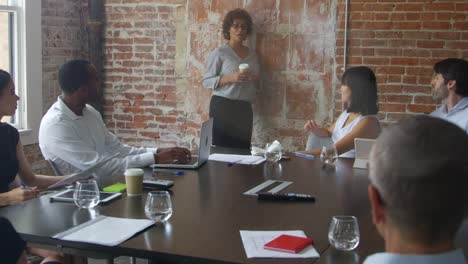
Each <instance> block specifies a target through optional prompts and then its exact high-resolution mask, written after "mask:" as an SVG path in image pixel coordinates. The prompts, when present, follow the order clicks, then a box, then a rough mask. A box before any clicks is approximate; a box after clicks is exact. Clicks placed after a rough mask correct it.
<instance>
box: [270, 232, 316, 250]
mask: <svg viewBox="0 0 468 264" xmlns="http://www.w3.org/2000/svg"><path fill="white" fill-rule="evenodd" d="M312 243H313V240H312V239H311V238H306V237H298V236H290V235H281V236H279V237H277V238H275V239H273V240H271V241H270V242H268V243H266V244H265V245H264V246H263V248H265V249H269V250H276V251H281V252H287V253H298V252H301V251H302V250H303V249H304V248H305V247H307V246H308V245H312Z"/></svg>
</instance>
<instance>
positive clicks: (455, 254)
mask: <svg viewBox="0 0 468 264" xmlns="http://www.w3.org/2000/svg"><path fill="white" fill-rule="evenodd" d="M374 263H375V264H448V263H450V264H466V260H465V257H464V255H463V251H462V250H461V249H456V250H452V251H449V252H445V253H440V254H426V255H409V254H394V253H386V252H385V253H377V254H373V255H370V256H368V257H367V258H366V260H365V261H364V263H363V264H374Z"/></svg>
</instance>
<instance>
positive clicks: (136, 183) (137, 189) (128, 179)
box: [124, 168, 145, 196]
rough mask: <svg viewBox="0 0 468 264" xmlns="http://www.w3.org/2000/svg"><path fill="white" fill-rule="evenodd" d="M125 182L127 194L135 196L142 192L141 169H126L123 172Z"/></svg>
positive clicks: (142, 172) (142, 174) (142, 173)
mask: <svg viewBox="0 0 468 264" xmlns="http://www.w3.org/2000/svg"><path fill="white" fill-rule="evenodd" d="M124 175H125V183H126V184H127V195H128V196H136V195H141V194H143V176H144V175H145V173H144V171H143V170H142V169H133V168H132V169H127V170H126V171H125V173H124Z"/></svg>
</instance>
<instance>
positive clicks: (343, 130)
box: [331, 111, 375, 158]
mask: <svg viewBox="0 0 468 264" xmlns="http://www.w3.org/2000/svg"><path fill="white" fill-rule="evenodd" d="M371 116H373V117H375V116H374V115H367V116H363V115H359V116H358V117H356V118H355V119H354V120H353V121H352V122H350V123H348V124H347V125H346V126H343V125H344V124H345V123H346V120H348V117H349V113H348V112H346V111H344V112H343V113H341V115H340V116H339V117H338V119H337V120H336V123H335V128H334V129H333V133H332V137H331V138H332V141H333V143H336V142H338V141H340V140H341V139H342V138H344V137H345V136H346V135H348V134H349V133H350V132H351V131H352V130H353V129H354V127H355V126H356V125H357V124H359V122H360V121H361V120H363V119H364V118H368V117H371ZM355 156H356V150H355V149H354V148H353V149H352V150H350V151H348V152H345V153H342V154H341V155H340V157H341V158H354V157H355Z"/></svg>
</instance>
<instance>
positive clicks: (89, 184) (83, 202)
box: [73, 180, 100, 208]
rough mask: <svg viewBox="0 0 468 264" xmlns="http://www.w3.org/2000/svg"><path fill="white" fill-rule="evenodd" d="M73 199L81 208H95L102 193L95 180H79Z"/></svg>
mask: <svg viewBox="0 0 468 264" xmlns="http://www.w3.org/2000/svg"><path fill="white" fill-rule="evenodd" d="M73 201H74V202H75V204H76V205H77V206H78V207H80V208H94V207H96V205H98V204H99V201H100V193H99V188H98V184H97V182H96V181H95V180H84V181H77V182H76V185H75V192H74V193H73Z"/></svg>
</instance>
